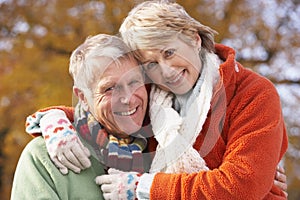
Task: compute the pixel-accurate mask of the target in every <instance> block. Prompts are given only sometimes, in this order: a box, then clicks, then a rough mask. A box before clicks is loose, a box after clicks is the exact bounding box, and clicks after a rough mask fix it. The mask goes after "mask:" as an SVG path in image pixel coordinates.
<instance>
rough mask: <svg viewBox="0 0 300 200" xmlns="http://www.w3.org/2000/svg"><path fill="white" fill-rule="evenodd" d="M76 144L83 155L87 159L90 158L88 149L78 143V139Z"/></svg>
mask: <svg viewBox="0 0 300 200" xmlns="http://www.w3.org/2000/svg"><path fill="white" fill-rule="evenodd" d="M77 144H78V145H79V148H80V149H81V150H82V151H83V152H84V154H85V155H86V156H87V157H90V156H91V153H90V151H89V149H88V148H86V147H85V146H84V145H83V144H82V142H81V141H80V139H78V140H77Z"/></svg>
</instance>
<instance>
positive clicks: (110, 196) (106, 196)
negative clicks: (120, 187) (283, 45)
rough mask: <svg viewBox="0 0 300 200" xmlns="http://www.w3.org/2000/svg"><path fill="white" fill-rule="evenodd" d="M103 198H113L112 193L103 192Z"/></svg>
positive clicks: (109, 199) (106, 199)
mask: <svg viewBox="0 0 300 200" xmlns="http://www.w3.org/2000/svg"><path fill="white" fill-rule="evenodd" d="M103 198H104V199H105V200H113V198H112V194H111V193H103Z"/></svg>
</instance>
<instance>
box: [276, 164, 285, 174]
mask: <svg viewBox="0 0 300 200" xmlns="http://www.w3.org/2000/svg"><path fill="white" fill-rule="evenodd" d="M277 171H279V172H280V173H283V174H284V173H285V170H284V168H283V167H282V166H280V165H277Z"/></svg>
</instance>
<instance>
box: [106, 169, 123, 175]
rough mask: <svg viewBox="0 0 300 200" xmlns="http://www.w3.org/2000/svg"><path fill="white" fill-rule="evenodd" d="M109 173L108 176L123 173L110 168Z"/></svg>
mask: <svg viewBox="0 0 300 200" xmlns="http://www.w3.org/2000/svg"><path fill="white" fill-rule="evenodd" d="M107 172H108V174H120V173H122V171H120V170H117V169H115V168H109V169H108V171H107Z"/></svg>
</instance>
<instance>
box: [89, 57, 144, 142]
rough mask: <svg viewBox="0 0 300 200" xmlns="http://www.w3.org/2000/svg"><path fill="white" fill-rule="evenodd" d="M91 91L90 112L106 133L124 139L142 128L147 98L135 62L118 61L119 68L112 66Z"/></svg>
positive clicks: (141, 77)
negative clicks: (91, 103) (104, 128)
mask: <svg viewBox="0 0 300 200" xmlns="http://www.w3.org/2000/svg"><path fill="white" fill-rule="evenodd" d="M93 88H94V90H93V106H90V109H92V110H90V111H91V112H92V113H93V115H94V117H95V118H96V119H97V120H98V121H99V122H100V123H101V124H102V125H104V127H106V128H107V130H108V131H109V132H111V133H113V134H116V133H117V134H116V135H118V136H120V137H127V136H128V135H130V134H132V133H135V132H136V131H138V130H139V129H140V128H141V127H142V125H143V120H144V117H145V113H146V108H147V101H148V96H147V91H146V88H145V86H144V77H143V75H142V73H141V69H140V67H139V66H138V64H137V62H136V60H134V59H133V58H132V59H128V58H127V59H121V60H120V64H119V65H116V63H115V62H113V63H111V64H110V65H109V66H108V67H107V68H106V69H105V71H104V72H103V73H101V76H100V77H98V78H97V84H96V85H95V86H94V87H93Z"/></svg>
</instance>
